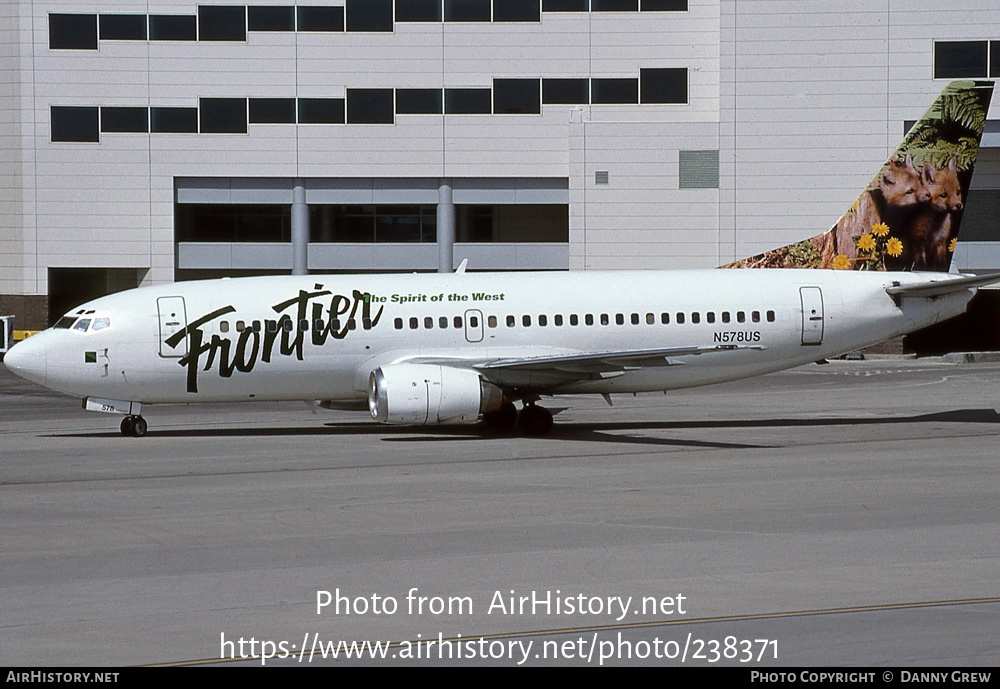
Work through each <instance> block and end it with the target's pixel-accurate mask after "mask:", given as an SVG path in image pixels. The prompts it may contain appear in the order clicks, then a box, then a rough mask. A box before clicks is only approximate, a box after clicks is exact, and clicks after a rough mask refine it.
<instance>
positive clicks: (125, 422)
mask: <svg viewBox="0 0 1000 689" xmlns="http://www.w3.org/2000/svg"><path fill="white" fill-rule="evenodd" d="M147 430H149V425H148V424H147V423H146V419H144V418H142V417H141V416H126V417H125V418H124V419H122V425H121V431H122V435H124V436H130V437H132V438H141V437H142V436H144V435H146V431H147Z"/></svg>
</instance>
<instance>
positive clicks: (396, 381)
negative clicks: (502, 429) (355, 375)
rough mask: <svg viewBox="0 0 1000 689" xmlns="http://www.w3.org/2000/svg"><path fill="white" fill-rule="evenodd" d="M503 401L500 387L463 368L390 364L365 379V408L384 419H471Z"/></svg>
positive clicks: (408, 421)
mask: <svg viewBox="0 0 1000 689" xmlns="http://www.w3.org/2000/svg"><path fill="white" fill-rule="evenodd" d="M502 403H503V392H502V391H501V390H500V388H498V387H497V386H496V385H494V384H493V383H490V382H489V381H486V380H483V377H482V376H480V375H479V374H478V373H477V372H476V371H472V370H470V369H466V368H452V367H450V366H436V365H433V364H390V365H388V366H383V367H381V368H377V369H375V370H374V371H372V374H371V376H370V377H369V379H368V409H369V410H370V411H371V414H372V418H373V419H375V420H376V421H383V422H386V423H401V424H428V425H433V424H440V423H474V422H476V421H478V420H479V417H480V415H481V414H485V413H486V412H489V411H493V410H495V409H498V408H499V407H500V405H501V404H502Z"/></svg>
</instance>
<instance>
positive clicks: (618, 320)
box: [615, 313, 625, 325]
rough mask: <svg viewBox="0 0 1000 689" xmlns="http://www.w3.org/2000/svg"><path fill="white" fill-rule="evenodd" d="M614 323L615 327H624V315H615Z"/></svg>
mask: <svg viewBox="0 0 1000 689" xmlns="http://www.w3.org/2000/svg"><path fill="white" fill-rule="evenodd" d="M615 323H616V324H617V325H625V314H624V313H616V314H615Z"/></svg>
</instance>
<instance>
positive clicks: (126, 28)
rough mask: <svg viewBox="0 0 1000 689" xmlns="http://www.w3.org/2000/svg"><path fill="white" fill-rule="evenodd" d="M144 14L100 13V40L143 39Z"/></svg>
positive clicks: (144, 34) (144, 27)
mask: <svg viewBox="0 0 1000 689" xmlns="http://www.w3.org/2000/svg"><path fill="white" fill-rule="evenodd" d="M146 36H147V34H146V15H144V14H102V15H101V40H102V41H145V40H146Z"/></svg>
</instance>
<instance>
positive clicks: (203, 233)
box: [174, 204, 292, 243]
mask: <svg viewBox="0 0 1000 689" xmlns="http://www.w3.org/2000/svg"><path fill="white" fill-rule="evenodd" d="M175 209H176V218H175V221H174V224H175V228H176V229H175V232H176V235H177V241H178V242H236V243H241V242H274V243H278V242H290V241H291V240H292V220H291V217H292V208H291V206H290V205H285V206H282V205H267V204H253V205H250V204H177V205H176V206H175Z"/></svg>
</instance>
